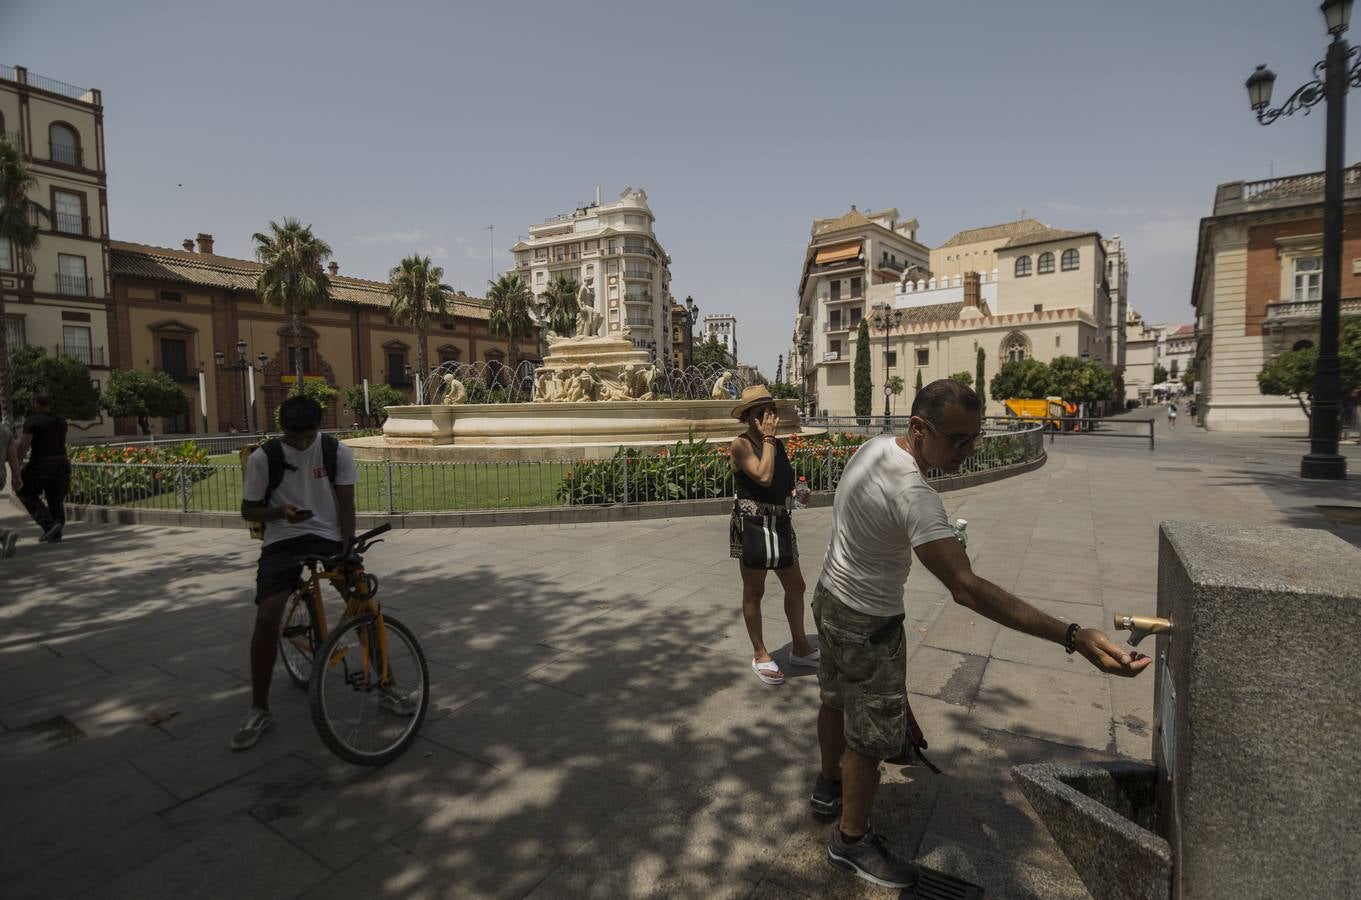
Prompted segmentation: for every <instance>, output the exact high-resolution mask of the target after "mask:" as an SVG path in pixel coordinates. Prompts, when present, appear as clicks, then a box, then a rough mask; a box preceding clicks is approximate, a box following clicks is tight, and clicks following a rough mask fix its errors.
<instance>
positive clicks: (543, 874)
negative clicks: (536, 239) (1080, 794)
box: [0, 422, 1361, 900]
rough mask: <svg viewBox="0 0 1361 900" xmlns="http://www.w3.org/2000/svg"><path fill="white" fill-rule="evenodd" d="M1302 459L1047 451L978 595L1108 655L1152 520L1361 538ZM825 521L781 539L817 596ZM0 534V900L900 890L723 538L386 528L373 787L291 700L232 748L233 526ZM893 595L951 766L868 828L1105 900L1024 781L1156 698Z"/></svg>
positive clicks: (1223, 442) (784, 647)
mask: <svg viewBox="0 0 1361 900" xmlns="http://www.w3.org/2000/svg"><path fill="white" fill-rule="evenodd" d="M1306 447H1307V443H1306V442H1304V441H1302V440H1300V439H1298V438H1287V437H1261V436H1258V437H1253V436H1222V435H1218V434H1207V433H1205V432H1202V431H1199V430H1196V429H1193V428H1190V427H1189V426H1188V425H1187V424H1185V423H1184V424H1183V425H1182V428H1181V429H1179V430H1178V431H1177V432H1168V431H1167V430H1166V429H1165V428H1164V427H1163V426H1162V424H1161V422H1160V425H1159V432H1158V448H1157V450H1156V452H1150V451H1149V450H1148V449H1147V444H1146V443H1142V442H1138V441H1134V440H1119V439H1107V438H1100V437H1063V438H1060V439H1059V440H1058V441H1057V442H1056V443H1055V444H1053V445H1052V447H1051V448H1050V450H1051V456H1050V459H1049V462H1048V463H1047V464H1046V465H1045V466H1043V467H1042V468H1040V469H1038V470H1037V471H1034V472H1031V473H1028V474H1025V475H1021V476H1017V477H1014V478H1011V479H1007V480H1005V481H1002V482H998V483H995V484H990V485H984V486H980V487H974V488H970V489H967V490H961V491H957V492H952V493H948V494H945V495H944V499H945V504H946V508H947V509H948V511H949V512H950V513H951V515H952V516H955V515H958V516H963V517H965V518H967V519H968V520H969V529H968V531H969V536H970V542H969V553H970V556H971V557H972V558H973V560H974V565H975V567H976V568H977V569H978V570H979V571H980V572H981V573H982V574H983V575H985V576H986V577H988V578H990V579H992V580H994V581H996V582H997V583H998V584H1000V585H1002V586H1003V587H1006V588H1009V589H1012V590H1014V591H1015V592H1017V593H1018V594H1019V595H1020V596H1022V597H1025V598H1027V599H1029V600H1031V601H1032V602H1034V603H1036V605H1038V606H1040V607H1041V608H1043V609H1045V610H1047V611H1049V612H1051V613H1053V614H1055V615H1058V616H1062V617H1064V618H1067V619H1070V620H1074V621H1078V622H1082V623H1083V624H1088V625H1101V626H1102V627H1105V628H1107V629H1109V625H1110V619H1111V615H1112V614H1113V613H1116V612H1128V613H1141V614H1150V613H1153V612H1154V609H1155V600H1154V591H1155V586H1156V577H1155V575H1156V567H1157V546H1158V535H1157V524H1158V522H1159V521H1161V520H1164V519H1183V520H1200V521H1217V522H1236V523H1251V524H1258V525H1260V524H1271V523H1278V524H1280V525H1282V526H1292V527H1305V528H1326V529H1329V530H1333V531H1335V532H1336V533H1337V534H1339V535H1341V536H1343V537H1344V538H1346V539H1347V540H1349V541H1351V542H1353V543H1361V526H1357V525H1339V524H1334V523H1333V522H1332V521H1331V520H1329V519H1327V518H1325V517H1324V516H1323V515H1322V514H1320V513H1319V511H1318V510H1317V509H1316V508H1315V507H1316V505H1318V504H1324V503H1328V504H1361V482H1359V481H1358V480H1357V478H1358V475H1357V474H1355V473H1361V452H1358V448H1356V447H1355V446H1349V447H1348V448H1347V450H1346V452H1347V453H1348V455H1349V458H1350V466H1351V470H1352V472H1353V473H1354V474H1353V480H1352V481H1349V482H1347V483H1345V484H1341V485H1339V484H1320V483H1310V482H1303V481H1301V480H1300V479H1299V478H1298V477H1297V476H1296V474H1295V473H1296V472H1297V470H1298V458H1299V455H1300V454H1301V453H1303V452H1304V451H1305V449H1306ZM6 499H8V498H6ZM830 522H831V511H830V510H829V509H813V510H806V511H800V512H799V513H797V514H796V516H795V527H796V529H797V531H798V535H799V544H800V547H801V548H802V550H803V553H804V558H803V561H802V563H803V571H804V574H805V577H806V578H807V580H808V583H809V586H810V589H809V596H811V585H812V584H813V582H814V581H815V580H816V578H817V573H818V568H819V566H820V564H821V560H822V554H823V550H824V549H825V547H826V542H827V537H828V530H829V527H830ZM0 524H3V525H4V526H6V527H11V528H13V527H18V528H21V529H22V530H23V534H24V535H25V541H24V542H23V543H21V544H20V547H19V554H18V555H17V556H15V557H14V558H13V559H11V560H8V561H6V562H3V563H0V566H3V567H4V569H3V572H4V581H3V584H4V596H3V605H0V610H2V611H3V616H4V629H3V638H0V669H2V670H3V675H4V681H3V684H4V688H3V691H0V725H3V733H0V763H3V765H0V787H2V789H3V794H4V796H5V798H6V802H5V808H6V824H7V828H6V833H7V841H6V852H5V853H4V854H3V855H0V895H3V896H5V897H6V898H13V900H17V898H24V897H44V898H50V897H61V896H80V895H88V896H93V897H101V898H112V897H129V898H146V897H173V896H191V897H196V898H199V897H218V896H220V897H231V898H240V897H248V896H249V897H327V898H335V897H363V898H374V897H420V898H427V897H444V896H449V897H460V898H466V897H481V896H488V897H521V896H530V897H536V898H538V897H601V898H606V897H608V898H618V897H651V896H656V897H703V898H711V897H713V898H717V897H808V898H824V897H859V896H885V895H886V894H887V893H888V892H884V891H881V890H877V889H874V888H871V887H870V886H869V885H867V884H865V883H863V882H860V881H858V880H856V879H853V878H851V877H850V876H847V875H843V874H841V873H838V872H836V871H835V870H833V869H832V868H831V867H830V866H829V865H828V864H827V863H826V861H825V854H824V850H823V847H824V844H825V840H826V837H827V833H828V825H827V824H826V823H825V822H821V821H817V820H815V819H814V818H813V817H812V816H811V815H810V813H809V810H808V802H807V798H808V793H809V788H810V786H811V783H812V779H813V776H814V774H815V766H816V755H817V750H816V741H815V736H814V718H815V713H816V709H817V704H818V699H817V684H816V678H815V677H814V675H813V673H812V671H811V670H809V671H806V672H805V671H803V670H798V669H794V670H787V671H788V674H789V675H790V676H791V677H790V678H789V680H788V682H787V684H785V685H784V686H782V687H777V688H772V687H766V686H764V685H762V684H761V683H759V682H758V681H757V680H756V679H755V678H754V677H753V676H752V673H751V671H750V669H749V667H748V662H749V660H750V646H749V643H748V641H747V637H746V633H745V629H744V628H743V625H742V618H741V613H740V609H739V602H738V592H739V584H738V578H737V573H736V571H735V569H736V563H735V562H733V561H732V560H730V559H728V557H727V540H728V534H727V519H726V517H712V516H710V517H699V518H678V519H662V520H653V521H643V522H635V523H623V524H619V523H616V524H600V525H575V526H566V525H564V526H523V527H518V528H465V529H448V530H436V529H428V530H411V531H402V532H394V533H392V534H390V535H389V536H388V540H387V542H386V543H383V544H380V545H378V546H377V547H376V548H375V549H374V551H373V552H372V553H371V554H370V556H369V560H368V562H369V565H370V567H371V569H372V570H373V571H374V572H375V573H377V574H378V575H379V576H380V578H381V579H382V593H381V597H382V600H383V603H384V608H385V610H387V611H388V612H389V613H391V614H392V615H395V616H397V617H399V618H401V619H402V620H403V621H405V622H406V623H408V624H409V625H411V626H413V628H414V629H415V630H416V632H417V633H418V634H419V635H420V637H421V639H422V641H423V642H424V646H425V648H426V651H427V654H428V656H429V658H430V671H431V681H432V685H431V696H432V699H431V706H430V714H429V717H428V718H427V720H426V723H425V726H424V728H423V731H422V734H421V737H420V738H419V739H418V740H417V742H416V743H415V744H414V745H413V746H412V748H411V749H410V750H409V751H408V752H407V753H406V755H405V756H403V757H402V758H401V759H399V760H397V761H396V762H394V763H392V764H390V765H388V766H386V767H385V768H382V769H377V770H369V769H361V768H356V767H352V766H348V765H346V764H343V763H341V762H339V761H338V760H336V759H335V758H334V757H333V756H331V755H330V753H329V752H328V751H327V750H326V749H325V748H324V747H323V746H322V744H321V742H320V740H319V739H318V737H317V735H316V733H315V731H314V729H313V727H312V724H311V721H310V718H309V715H308V710H307V703H306V696H305V694H304V693H303V692H301V691H298V690H297V689H296V688H294V687H293V686H292V685H291V684H290V683H289V681H288V679H287V677H286V676H284V675H283V673H282V672H279V673H278V674H277V676H276V679H275V684H274V692H273V707H274V710H275V717H276V724H275V727H274V728H273V730H271V731H270V732H269V733H268V734H267V735H266V736H265V738H264V739H263V740H262V741H261V743H260V744H259V745H257V746H256V747H255V748H253V749H252V750H249V751H246V752H244V753H232V752H231V751H230V750H228V748H227V740H228V738H229V737H230V736H231V734H232V732H233V730H234V729H235V727H236V725H237V723H238V721H239V719H240V718H241V716H242V715H243V714H244V712H245V711H246V709H247V708H248V707H249V705H250V697H249V680H248V673H247V645H248V640H249V636H250V630H251V624H252V619H253V607H252V606H251V604H250V595H251V591H252V586H253V570H254V562H255V557H256V555H257V553H258V546H259V545H258V544H256V543H254V542H252V541H251V540H249V538H248V536H247V534H246V530H245V528H244V527H242V528H239V529H235V530H229V531H225V530H195V529H187V528H171V527H151V526H127V527H110V526H94V525H82V524H75V525H73V526H72V527H71V528H70V529H69V530H68V532H67V538H66V540H64V541H63V542H62V543H61V544H58V545H47V546H44V545H38V544H36V543H34V542H33V540H32V538H34V537H36V532H35V530H34V529H33V528H32V526H31V525H30V524H29V523H27V522H25V521H24V520H23V518H22V516H21V515H20V513H19V511H18V510H17V508H15V507H13V506H11V505H9V504H8V503H4V504H3V505H0ZM908 587H909V591H908V595H907V609H908V622H907V633H908V637H909V658H908V681H909V686H910V690H911V691H912V692H913V693H912V697H911V700H912V705H913V708H914V710H915V711H916V713H917V716H918V718H919V719H920V721H921V724H922V727H923V729H924V730H925V732H926V735H927V738H928V740H929V741H930V744H931V749H930V750H929V751H928V755H929V756H931V758H932V759H933V761H935V762H936V763H937V764H938V765H939V766H940V767H941V768H942V769H943V770H944V772H943V774H941V775H933V774H931V773H930V772H929V771H926V770H925V769H921V768H907V769H901V768H898V767H891V766H886V767H885V772H886V776H885V779H884V780H885V785H884V787H883V789H882V790H881V791H880V795H879V798H878V801H877V806H876V809H875V813H874V820H875V822H876V824H877V826H878V828H879V829H880V830H881V831H882V832H883V833H884V834H885V835H886V836H887V837H888V839H889V841H890V843H891V844H892V845H893V846H894V847H895V848H896V849H897V850H898V851H900V852H901V853H904V854H906V855H908V856H910V857H915V858H918V859H919V860H921V861H922V862H924V863H925V864H927V865H930V866H933V867H935V868H938V869H942V870H945V871H948V872H952V873H954V874H957V875H960V876H962V877H964V878H967V879H969V880H971V881H975V882H977V883H979V884H982V885H984V886H985V887H986V889H987V896H988V897H989V898H1008V897H1043V898H1069V897H1072V898H1078V897H1085V896H1087V894H1086V891H1085V890H1084V889H1083V887H1082V885H1081V883H1080V882H1079V881H1078V879H1077V877H1076V875H1075V874H1074V873H1073V870H1072V868H1071V867H1070V866H1069V865H1068V863H1067V861H1066V860H1065V859H1064V857H1063V855H1062V854H1061V853H1060V852H1059V850H1058V848H1057V847H1056V845H1055V844H1054V843H1053V841H1052V840H1051V839H1050V837H1049V835H1048V834H1047V832H1046V831H1045V828H1044V826H1043V825H1042V824H1041V823H1040V822H1039V821H1038V819H1037V818H1036V817H1035V816H1034V815H1033V814H1032V813H1031V812H1030V810H1029V808H1028V806H1027V804H1026V802H1025V801H1024V800H1023V799H1022V797H1021V795H1020V793H1019V792H1018V790H1017V789H1016V788H1015V787H1013V785H1012V783H1011V780H1010V777H1009V775H1008V770H1009V769H1010V767H1011V766H1013V765H1016V764H1018V763H1025V762H1040V761H1078V760H1097V759H1109V758H1112V757H1117V756H1120V757H1128V758H1134V759H1148V758H1149V756H1150V752H1151V747H1150V741H1151V722H1152V708H1153V678H1152V674H1151V673H1148V674H1146V675H1145V676H1143V677H1141V678H1139V679H1137V680H1133V681H1127V680H1121V679H1116V678H1111V677H1107V676H1103V675H1099V674H1097V673H1096V672H1095V670H1094V669H1092V668H1091V667H1090V666H1089V665H1088V664H1087V663H1086V662H1085V661H1084V660H1082V659H1081V658H1080V657H1076V656H1072V657H1070V656H1067V655H1066V654H1064V653H1063V651H1062V650H1061V649H1060V648H1058V647H1056V646H1054V645H1049V644H1045V643H1042V642H1040V641H1039V640H1036V639H1034V638H1029V637H1024V636H1021V635H1018V634H1014V633H1011V632H1006V631H999V628H998V626H996V625H994V624H992V623H990V622H988V621H987V620H985V619H982V618H981V617H980V616H978V615H976V614H974V613H972V612H970V611H969V610H967V609H964V608H962V607H959V606H956V605H955V604H953V603H952V602H951V601H950V600H949V598H948V596H947V595H946V593H945V591H944V590H943V588H942V587H941V586H940V584H939V583H938V582H937V581H936V580H935V579H934V578H933V577H932V576H931V575H929V574H928V573H926V572H925V571H923V570H922V569H921V567H920V566H916V567H914V569H913V573H912V577H911V579H910V582H909V585H908ZM767 590H768V592H767V598H766V601H765V606H764V612H765V620H766V636H767V641H768V643H769V645H770V646H771V648H772V650H774V648H781V649H779V650H778V651H775V655H776V658H777V660H780V661H782V662H783V661H784V660H786V659H787V656H788V652H789V649H788V630H787V627H786V626H785V624H784V621H783V617H782V612H781V606H780V600H779V596H778V593H777V588H776V583H775V580H774V579H773V578H771V579H770V584H769V586H768V589H767ZM330 599H332V600H334V596H332V597H331V598H330ZM808 628H809V630H810V631H811V630H812V617H811V613H810V614H809V616H808ZM1143 649H1149V648H1148V646H1145V647H1144V648H1143Z"/></svg>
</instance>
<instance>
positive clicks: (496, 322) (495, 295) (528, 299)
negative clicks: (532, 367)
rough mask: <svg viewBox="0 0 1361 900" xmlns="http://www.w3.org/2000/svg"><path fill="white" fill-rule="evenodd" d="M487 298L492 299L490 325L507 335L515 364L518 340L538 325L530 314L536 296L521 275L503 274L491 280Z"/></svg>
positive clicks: (512, 364)
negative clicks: (531, 292)
mask: <svg viewBox="0 0 1361 900" xmlns="http://www.w3.org/2000/svg"><path fill="white" fill-rule="evenodd" d="M487 286H488V289H487V299H488V300H490V301H491V319H490V321H489V322H488V323H487V326H488V328H489V330H490V331H491V333H492V334H499V335H502V336H503V337H505V339H506V343H507V349H508V350H509V353H508V354H507V356H506V358H507V359H508V360H509V362H510V365H511V367H512V368H513V367H514V366H515V364H516V358H515V357H516V350H517V347H516V342H517V341H519V339H520V338H522V337H524V336H525V335H527V334H529V332H530V330H531V329H533V327H534V317H533V315H532V314H531V313H530V310H531V308H532V307H533V305H534V298H533V296H532V295H531V294H530V292H529V287H528V286H527V285H526V284H525V283H524V281H523V280H521V278H520V276H519V275H502V276H501V277H500V278H498V279H496V280H495V281H488V282H487Z"/></svg>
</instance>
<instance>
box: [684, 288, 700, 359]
mask: <svg viewBox="0 0 1361 900" xmlns="http://www.w3.org/2000/svg"><path fill="white" fill-rule="evenodd" d="M698 318H699V304H698V303H696V302H695V298H694V297H689V296H687V297H686V298H685V354H684V359H685V368H687V369H688V368H690V366H691V365H693V364H694V361H695V320H696V319H698Z"/></svg>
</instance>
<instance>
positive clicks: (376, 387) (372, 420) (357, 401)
mask: <svg viewBox="0 0 1361 900" xmlns="http://www.w3.org/2000/svg"><path fill="white" fill-rule="evenodd" d="M345 402H346V403H348V404H349V405H350V409H351V410H352V411H353V412H354V417H355V421H358V422H363V423H364V424H365V425H367V426H376V425H382V424H383V423H384V422H385V421H387V417H388V414H387V412H386V407H389V406H401V405H402V404H403V403H405V402H406V398H405V397H403V396H402V392H401V391H399V390H397V389H396V388H395V387H393V386H392V385H390V384H387V383H386V382H381V381H380V382H374V383H370V384H369V416H368V418H365V417H364V385H362V384H354V385H351V386H349V387H347V388H346V389H345Z"/></svg>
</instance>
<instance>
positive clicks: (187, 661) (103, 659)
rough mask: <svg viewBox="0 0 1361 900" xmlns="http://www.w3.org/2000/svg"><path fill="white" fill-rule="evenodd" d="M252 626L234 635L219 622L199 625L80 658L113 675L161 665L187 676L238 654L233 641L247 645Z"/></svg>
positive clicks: (97, 649)
mask: <svg viewBox="0 0 1361 900" xmlns="http://www.w3.org/2000/svg"><path fill="white" fill-rule="evenodd" d="M243 618H244V617H243ZM253 618H254V616H253V614H252V616H251V619H253ZM251 626H252V623H251V622H246V623H243V627H241V628H239V629H236V630H235V631H233V630H231V629H229V628H228V627H227V626H226V625H224V624H223V623H222V622H220V621H215V620H214V621H207V622H199V623H195V624H193V625H187V626H184V627H179V628H173V629H171V630H169V631H165V632H161V633H158V634H148V635H144V636H139V637H130V639H129V640H125V641H122V642H120V643H117V644H107V645H104V646H101V647H92V648H91V649H89V650H86V651H85V652H84V653H82V654H81V655H82V656H84V657H85V658H86V659H88V660H90V661H91V662H93V663H95V664H96V665H98V666H99V667H100V668H103V669H106V670H108V671H109V672H112V673H115V674H117V673H119V672H125V671H127V670H129V669H137V668H140V667H142V666H145V665H147V664H148V663H161V662H166V663H168V664H169V665H170V666H172V667H175V668H177V669H179V670H181V671H186V672H187V671H192V670H194V669H195V668H208V667H211V666H212V665H214V661H215V660H216V659H218V658H220V656H221V654H223V653H225V652H228V651H235V650H237V645H238V644H241V643H243V642H242V641H241V640H233V638H236V639H240V638H243V637H244V638H245V640H246V641H249V638H250V629H251Z"/></svg>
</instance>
